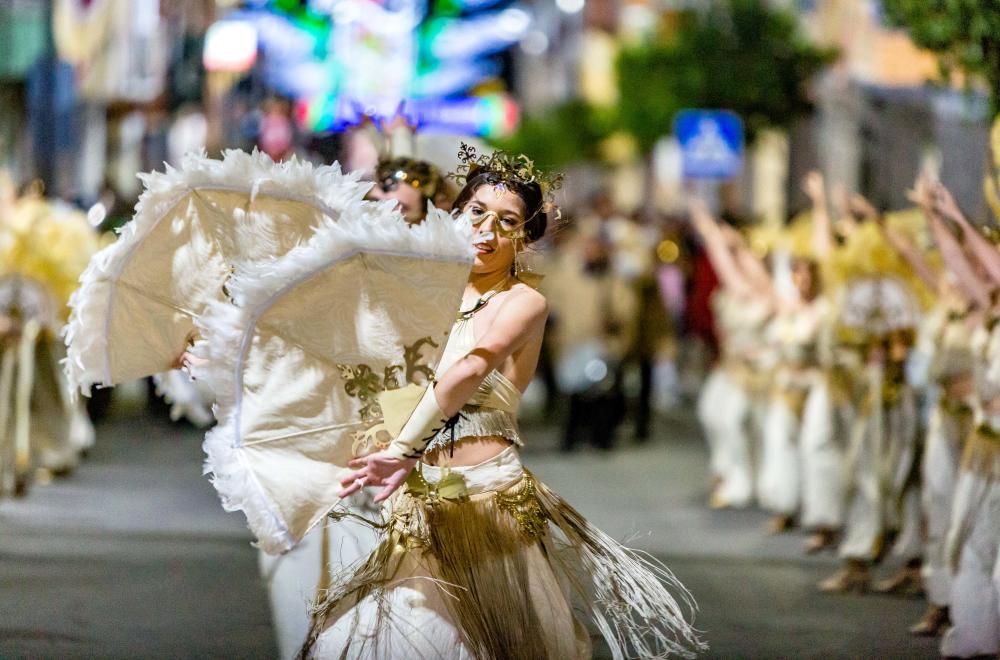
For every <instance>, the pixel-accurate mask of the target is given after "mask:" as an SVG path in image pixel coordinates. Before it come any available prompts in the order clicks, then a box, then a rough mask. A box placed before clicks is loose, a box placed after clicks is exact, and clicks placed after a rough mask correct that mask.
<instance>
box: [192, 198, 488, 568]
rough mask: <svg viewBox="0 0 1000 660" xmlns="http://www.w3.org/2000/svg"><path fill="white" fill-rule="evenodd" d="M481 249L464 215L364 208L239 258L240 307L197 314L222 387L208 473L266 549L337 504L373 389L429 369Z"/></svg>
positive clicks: (420, 380) (289, 539) (201, 350)
mask: <svg viewBox="0 0 1000 660" xmlns="http://www.w3.org/2000/svg"><path fill="white" fill-rule="evenodd" d="M472 258H473V250H472V230H471V226H470V225H469V223H468V221H467V220H464V219H461V220H458V221H456V220H455V219H453V218H452V217H451V216H449V215H448V214H446V213H444V212H441V211H436V210H433V209H432V210H431V212H430V213H429V215H428V217H427V219H426V220H425V221H424V222H423V223H422V224H420V225H418V226H414V227H410V226H408V225H407V224H406V223H405V222H403V220H402V218H401V217H400V216H399V215H398V213H395V212H392V211H391V210H390V209H389V207H387V206H385V205H383V204H373V203H367V202H366V203H363V204H359V205H357V206H356V207H354V208H353V209H352V210H351V212H350V213H347V212H345V213H342V214H341V215H340V218H339V219H338V221H337V222H331V223H326V224H324V225H323V226H322V227H321V228H319V229H318V230H317V232H316V233H315V234H314V235H313V237H312V238H311V239H310V240H309V242H308V243H306V244H304V245H302V246H300V247H297V248H295V249H293V250H292V251H290V252H289V253H288V254H286V255H285V256H283V257H281V258H278V259H275V260H265V261H258V262H254V263H247V264H245V265H242V266H237V269H236V272H235V273H234V274H233V276H232V278H231V279H230V280H229V282H228V284H227V288H228V291H229V292H230V295H231V296H232V298H233V301H234V303H235V304H228V303H225V302H221V303H212V304H211V305H210V306H209V308H208V310H207V311H206V313H205V314H204V315H202V316H201V318H200V319H199V321H198V326H199V330H200V333H201V336H202V337H203V341H201V342H198V344H196V346H195V348H194V353H195V355H198V356H200V357H204V358H207V360H208V363H207V365H205V366H203V367H197V368H195V372H194V373H195V376H196V378H198V379H204V380H205V381H206V382H208V384H209V385H210V386H211V387H212V388H213V389H214V390H215V393H216V396H217V409H216V415H217V417H218V420H219V424H218V426H217V427H216V428H215V429H213V430H212V431H210V432H209V434H208V435H207V437H206V439H205V451H206V453H207V455H208V458H207V461H206V468H205V469H206V472H209V473H211V474H212V475H213V477H212V481H213V483H214V485H215V487H216V489H217V490H218V491H219V494H220V496H221V499H222V502H223V506H224V507H225V508H226V509H227V510H230V511H234V510H242V511H243V512H244V513H245V514H246V516H247V520H248V522H249V526H250V528H251V530H252V531H253V533H254V534H255V535H256V536H257V539H258V542H259V545H260V547H261V548H263V549H264V550H265V551H267V552H271V553H278V552H283V551H286V550H288V549H290V548H291V547H293V546H294V545H295V544H296V543H297V542H298V541H299V540H300V539H301V538H302V537H303V536H304V535H305V533H306V532H307V531H308V530H309V529H310V528H311V527H312V526H313V525H314V524H316V523H317V522H318V521H319V520H321V519H322V518H323V517H324V516H325V515H326V513H328V512H329V510H330V509H332V508H333V507H334V506H335V505H336V504H337V502H338V501H339V500H338V497H337V492H338V491H339V490H341V486H340V484H339V481H338V477H340V476H342V474H343V473H344V471H345V470H346V469H347V467H346V466H347V463H348V461H349V460H351V458H353V457H354V456H355V444H356V442H357V440H358V439H359V438H360V437H361V436H362V435H363V434H364V432H365V431H366V430H369V429H370V428H372V427H373V426H375V425H377V424H379V423H380V422H381V421H382V411H381V410H380V409H379V403H378V395H379V394H380V393H381V392H383V391H386V390H394V389H398V388H401V387H403V386H406V385H407V384H415V385H421V384H427V383H429V382H430V379H431V378H432V377H433V373H434V368H435V367H436V365H437V362H438V360H439V358H440V355H441V352H442V350H443V348H444V345H445V341H446V339H447V334H448V331H449V330H450V328H451V326H452V324H453V322H454V319H455V313H456V310H457V309H458V306H459V303H460V302H461V296H462V291H463V289H464V285H465V283H466V281H467V279H468V273H469V269H470V266H471V262H472Z"/></svg>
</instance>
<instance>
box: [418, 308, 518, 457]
mask: <svg viewBox="0 0 1000 660" xmlns="http://www.w3.org/2000/svg"><path fill="white" fill-rule="evenodd" d="M475 347H476V337H475V333H474V331H473V321H472V319H471V318H469V319H459V320H458V321H456V322H455V325H454V326H452V329H451V333H450V334H449V336H448V345H447V346H445V348H444V353H443V355H442V356H441V362H440V364H439V366H438V373H444V371H445V370H446V369H448V368H449V367H450V366H451V365H453V364H455V362H457V361H458V360H460V359H461V358H463V357H464V356H466V355H468V354H469V352H470V351H472V350H473V349H474V348H475ZM520 403H521V392H520V390H518V389H517V386H515V385H514V383H512V382H511V381H510V379H509V378H507V377H506V376H504V375H503V374H502V373H500V372H499V371H497V370H495V369H494V370H493V371H491V372H490V373H489V374H487V376H486V378H485V379H483V382H482V383H481V384H480V385H479V389H478V391H477V392H476V393H475V395H473V397H472V399H471V400H470V401H469V403H468V404H466V405H465V407H463V408H462V410H461V411H460V412H459V414H458V415H456V416H455V417H454V418H453V419H452V421H451V422H450V423H449V424H448V425H447V426H446V427H445V428H444V429H442V430H441V431H440V432H439V433H438V434H437V436H435V437H434V439H433V440H431V443H430V444H429V445H428V446H427V450H426V451H428V452H430V451H434V450H437V449H441V448H442V447H447V446H449V445H450V444H451V443H452V442H457V441H458V440H461V439H462V438H482V437H489V436H496V437H499V438H503V439H504V440H508V441H510V442H512V443H514V444H515V445H517V446H519V447H520V446H523V444H524V442H523V441H522V440H521V434H520V432H519V431H518V427H517V409H518V406H519V405H520Z"/></svg>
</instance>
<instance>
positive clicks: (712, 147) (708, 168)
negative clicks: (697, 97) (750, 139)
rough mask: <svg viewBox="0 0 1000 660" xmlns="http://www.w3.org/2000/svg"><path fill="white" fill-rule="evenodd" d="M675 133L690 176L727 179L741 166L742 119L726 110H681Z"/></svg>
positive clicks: (678, 114) (675, 119) (677, 117)
mask: <svg viewBox="0 0 1000 660" xmlns="http://www.w3.org/2000/svg"><path fill="white" fill-rule="evenodd" d="M674 135H675V136H676V137H677V141H678V142H680V145H681V152H682V154H683V163H684V176H685V177H686V178H689V179H730V178H732V177H734V176H736V175H737V174H739V172H740V168H741V167H742V166H743V122H742V121H741V120H740V118H739V116H738V115H737V114H736V113H734V112H730V111H728V110H681V111H680V112H678V113H677V116H676V117H674Z"/></svg>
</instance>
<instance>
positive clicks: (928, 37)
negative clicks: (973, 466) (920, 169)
mask: <svg viewBox="0 0 1000 660" xmlns="http://www.w3.org/2000/svg"><path fill="white" fill-rule="evenodd" d="M882 6H883V9H884V11H885V15H886V17H887V18H888V19H889V21H890V22H891V23H892V24H894V25H896V26H899V27H903V28H906V30H907V31H908V32H909V34H910V38H912V39H913V41H914V43H916V44H917V45H918V46H921V47H923V48H926V49H928V50H931V51H933V52H935V53H937V54H938V55H940V56H941V58H942V64H943V65H944V67H945V70H946V71H949V70H952V69H956V68H958V69H961V70H963V71H965V72H967V73H970V74H972V75H976V76H981V77H982V78H983V79H984V80H985V81H986V83H987V84H988V86H989V94H990V99H991V101H992V103H993V108H994V110H1000V2H997V0H882Z"/></svg>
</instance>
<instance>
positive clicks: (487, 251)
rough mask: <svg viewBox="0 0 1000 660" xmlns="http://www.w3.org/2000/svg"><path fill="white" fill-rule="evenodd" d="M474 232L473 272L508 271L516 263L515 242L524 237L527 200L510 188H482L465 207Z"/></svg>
mask: <svg viewBox="0 0 1000 660" xmlns="http://www.w3.org/2000/svg"><path fill="white" fill-rule="evenodd" d="M461 210H462V213H468V214H469V218H470V219H471V220H472V225H473V228H474V231H475V234H474V238H473V240H474V242H475V245H476V260H475V262H474V263H473V265H472V272H474V273H480V274H483V273H492V272H500V271H504V270H506V271H509V270H510V269H511V266H512V265H513V264H514V256H515V253H514V250H515V241H517V242H521V239H523V238H524V213H525V208H524V201H523V200H522V199H521V198H520V197H519V196H518V195H516V194H515V193H513V192H511V191H510V190H509V189H508V188H507V187H505V186H503V185H502V184H501V185H496V186H494V185H489V184H487V185H484V186H480V187H479V188H478V189H477V190H476V192H475V193H474V194H473V195H472V198H471V199H469V201H468V202H466V203H465V206H463V207H462V209H461Z"/></svg>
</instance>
